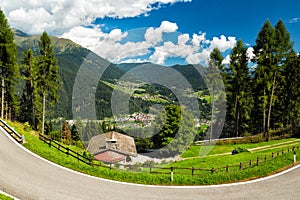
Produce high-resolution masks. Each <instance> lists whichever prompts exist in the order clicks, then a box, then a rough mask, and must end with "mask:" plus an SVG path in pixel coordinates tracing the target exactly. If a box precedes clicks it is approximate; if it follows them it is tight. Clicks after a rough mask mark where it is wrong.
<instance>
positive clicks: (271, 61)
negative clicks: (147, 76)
mask: <svg viewBox="0 0 300 200" xmlns="http://www.w3.org/2000/svg"><path fill="white" fill-rule="evenodd" d="M291 51H293V44H292V42H291V41H290V35H289V33H288V32H287V30H286V28H285V26H284V24H283V22H282V21H281V20H279V21H278V23H277V24H276V26H275V27H273V26H272V25H271V23H270V21H266V22H265V24H264V26H263V27H262V29H261V31H260V32H259V34H258V37H257V39H256V46H255V47H254V54H255V62H256V63H257V65H258V66H257V69H256V72H255V85H256V87H255V90H256V92H260V93H257V102H258V105H262V106H261V110H262V113H263V114H262V118H263V125H262V127H263V132H265V133H268V132H269V130H270V129H271V128H274V127H275V120H276V121H278V120H279V119H276V118H275V120H272V119H273V118H274V117H276V115H277V116H280V115H281V114H282V110H280V109H282V104H283V102H282V99H283V93H284V91H283V86H284V80H285V77H284V71H285V66H286V62H287V58H288V55H289V53H290V52H291ZM276 113H277V114H276ZM277 123H278V122H277ZM267 136H268V139H270V134H269V133H268V134H267Z"/></svg>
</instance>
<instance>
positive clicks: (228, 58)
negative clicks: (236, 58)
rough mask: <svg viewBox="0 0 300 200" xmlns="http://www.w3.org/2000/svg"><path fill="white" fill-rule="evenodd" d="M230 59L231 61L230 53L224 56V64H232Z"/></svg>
mask: <svg viewBox="0 0 300 200" xmlns="http://www.w3.org/2000/svg"><path fill="white" fill-rule="evenodd" d="M230 61H231V59H230V55H227V56H226V57H225V58H224V60H223V61H222V64H223V65H229V64H230Z"/></svg>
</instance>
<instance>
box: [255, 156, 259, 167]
mask: <svg viewBox="0 0 300 200" xmlns="http://www.w3.org/2000/svg"><path fill="white" fill-rule="evenodd" d="M258 163H259V157H257V158H256V165H257V166H258Z"/></svg>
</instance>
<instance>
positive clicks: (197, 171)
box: [39, 135, 299, 176]
mask: <svg viewBox="0 0 300 200" xmlns="http://www.w3.org/2000/svg"><path fill="white" fill-rule="evenodd" d="M39 138H40V140H42V141H44V142H45V143H47V144H48V145H49V147H53V148H55V149H57V150H59V151H61V152H63V153H64V154H66V155H67V156H72V157H73V158H75V159H77V160H78V161H81V162H83V163H85V164H87V165H90V166H93V167H105V168H110V169H119V170H126V171H133V172H147V173H151V174H171V175H172V176H173V175H175V174H182V175H191V176H201V175H204V174H215V173H230V172H237V171H241V170H245V169H248V168H252V167H255V166H258V165H260V164H261V163H264V162H268V161H270V160H273V159H274V158H276V157H278V156H282V155H284V154H286V153H291V152H293V153H294V154H295V153H296V150H299V146H293V147H289V148H286V149H282V150H280V151H277V152H273V153H271V154H269V155H265V156H260V157H257V158H256V159H252V160H249V161H247V162H240V163H238V164H236V165H226V166H223V167H218V168H214V167H212V168H195V167H190V168H184V167H157V166H151V165H150V164H148V165H145V164H136V165H129V164H128V165H127V164H119V163H117V164H104V163H102V162H100V161H98V160H95V159H93V158H87V157H85V156H84V155H82V154H79V153H77V152H75V151H73V150H71V149H69V148H67V147H64V146H62V145H61V144H59V143H58V142H56V141H54V140H52V139H50V138H48V137H45V136H43V135H39Z"/></svg>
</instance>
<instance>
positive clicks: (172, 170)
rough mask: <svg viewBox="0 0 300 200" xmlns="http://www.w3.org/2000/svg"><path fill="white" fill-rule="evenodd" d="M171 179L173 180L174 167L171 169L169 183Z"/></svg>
mask: <svg viewBox="0 0 300 200" xmlns="http://www.w3.org/2000/svg"><path fill="white" fill-rule="evenodd" d="M173 179H174V167H171V177H170V180H171V182H173Z"/></svg>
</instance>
